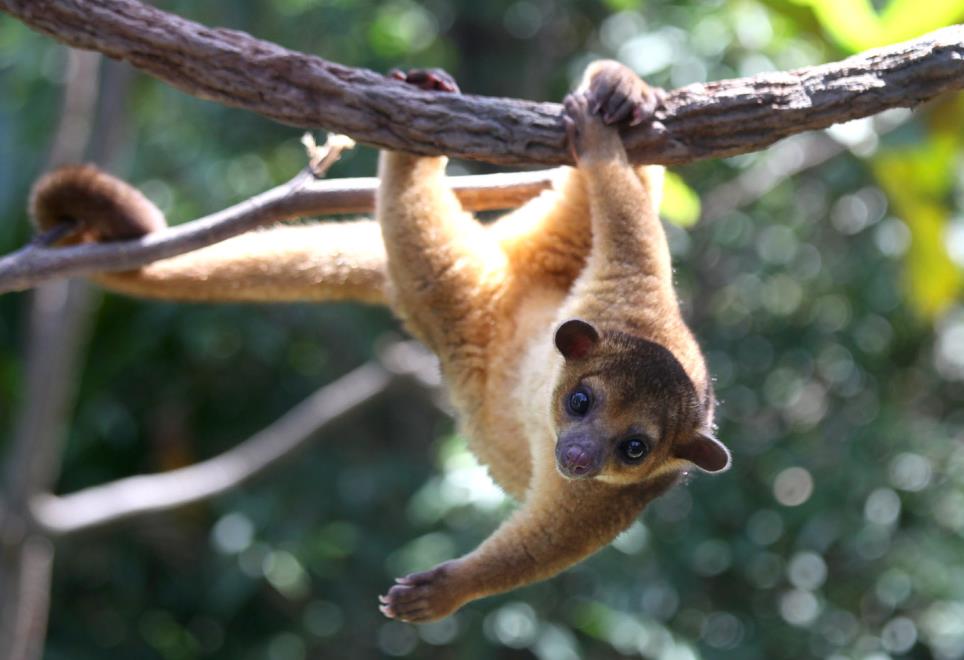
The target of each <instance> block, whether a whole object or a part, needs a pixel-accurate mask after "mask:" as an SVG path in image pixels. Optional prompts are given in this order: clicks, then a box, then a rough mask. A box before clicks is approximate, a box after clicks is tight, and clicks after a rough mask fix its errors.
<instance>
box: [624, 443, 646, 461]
mask: <svg viewBox="0 0 964 660" xmlns="http://www.w3.org/2000/svg"><path fill="white" fill-rule="evenodd" d="M619 453H620V454H622V457H623V459H625V460H627V461H630V462H633V463H636V462H639V461H641V460H643V459H644V458H646V455H647V454H648V453H649V443H648V442H647V441H646V440H644V439H643V438H639V437H632V438H627V439H626V440H623V441H622V442H621V443H620V445H619Z"/></svg>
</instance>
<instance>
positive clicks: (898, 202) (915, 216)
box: [874, 136, 964, 319]
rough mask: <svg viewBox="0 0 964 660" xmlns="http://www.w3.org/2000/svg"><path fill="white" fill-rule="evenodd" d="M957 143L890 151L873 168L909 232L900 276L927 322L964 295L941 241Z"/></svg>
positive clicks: (937, 141)
mask: <svg viewBox="0 0 964 660" xmlns="http://www.w3.org/2000/svg"><path fill="white" fill-rule="evenodd" d="M956 143H957V140H955V139H953V138H951V137H948V136H942V137H935V138H933V139H931V140H929V141H928V142H926V143H925V144H923V145H921V146H917V147H912V148H909V149H901V150H899V151H891V152H889V153H887V154H886V155H883V156H880V157H878V158H877V159H875V162H874V173H875V174H876V175H877V179H878V181H879V182H880V184H881V186H882V187H883V188H884V190H885V191H886V193H887V195H888V197H889V198H890V200H891V202H892V204H893V206H894V209H895V210H896V211H897V213H898V214H899V215H900V216H901V217H902V218H903V220H904V221H905V222H906V223H907V226H908V227H909V228H910V232H911V245H910V249H909V250H908V252H907V256H906V261H905V271H904V284H905V287H906V289H907V295H908V298H909V302H910V303H911V306H912V307H913V308H915V309H916V310H917V311H918V312H919V313H920V314H922V315H923V316H925V317H927V318H929V319H933V318H936V317H938V316H940V315H941V314H943V312H945V311H946V310H947V308H948V307H949V306H950V305H951V304H953V303H954V301H956V300H957V299H958V298H959V296H960V295H961V292H962V290H964V275H962V273H961V270H960V269H959V268H958V267H957V265H956V264H955V263H954V262H953V260H952V259H951V257H950V255H949V254H948V252H947V247H946V244H945V241H944V236H945V230H946V228H947V224H948V222H949V220H950V210H949V209H948V207H947V198H948V195H949V193H950V190H951V186H952V185H953V180H952V175H953V172H954V171H955V170H954V158H955V155H956V148H955V147H956Z"/></svg>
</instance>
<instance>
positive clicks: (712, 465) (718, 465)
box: [673, 432, 730, 472]
mask: <svg viewBox="0 0 964 660" xmlns="http://www.w3.org/2000/svg"><path fill="white" fill-rule="evenodd" d="M673 454H674V455H675V456H676V458H682V459H684V460H687V461H689V462H690V463H692V464H693V465H695V466H696V467H698V468H699V469H701V470H703V471H704V472H722V471H724V470H726V469H728V468H729V467H730V450H729V449H727V448H726V447H724V446H723V443H722V442H720V441H719V440H717V439H716V438H714V437H713V436H712V435H710V434H709V433H704V432H700V433H697V435H696V437H694V438H692V439H690V440H688V441H686V442H682V443H680V444H678V445H676V446H675V447H673Z"/></svg>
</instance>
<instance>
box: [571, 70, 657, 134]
mask: <svg viewBox="0 0 964 660" xmlns="http://www.w3.org/2000/svg"><path fill="white" fill-rule="evenodd" d="M586 78H587V79H588V85H586V83H584V86H586V87H587V88H586V89H584V90H582V91H585V93H586V94H587V96H588V97H589V103H590V109H591V110H592V112H593V113H595V114H598V115H599V116H600V117H602V119H603V121H605V122H606V123H607V124H617V123H621V122H627V121H628V123H629V125H630V126H636V125H638V124H641V123H643V122H644V121H651V120H652V118H653V113H654V112H655V110H656V106H658V105H659V104H660V102H661V101H662V99H663V96H664V95H665V92H664V91H663V90H662V89H660V88H658V87H650V86H649V85H647V84H646V83H645V82H643V81H642V80H641V79H640V78H639V76H637V75H636V74H635V73H634V72H633V71H632V70H630V69H629V68H628V67H626V66H624V65H622V64H620V63H619V62H615V61H613V60H602V61H599V62H594V63H593V64H592V65H591V66H590V67H589V70H588V71H587V73H586Z"/></svg>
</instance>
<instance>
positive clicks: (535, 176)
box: [0, 170, 556, 293]
mask: <svg viewBox="0 0 964 660" xmlns="http://www.w3.org/2000/svg"><path fill="white" fill-rule="evenodd" d="M555 172H556V170H540V171H536V172H520V173H515V174H485V175H474V176H460V177H452V178H450V179H449V183H450V185H451V186H452V188H453V190H455V192H456V195H457V196H458V197H459V199H461V200H462V203H463V205H464V206H465V208H466V209H468V210H473V211H483V210H490V209H502V208H512V207H515V206H519V205H520V204H522V203H523V202H524V201H526V200H527V199H529V198H531V197H534V196H535V195H537V194H538V193H539V192H540V191H542V190H545V189H546V188H548V187H549V185H550V184H551V181H552V177H553V175H554V173H555ZM377 188H378V179H376V178H356V179H332V180H320V181H318V180H314V179H313V177H312V176H311V175H310V174H309V173H307V172H301V173H299V174H298V175H297V176H295V178H293V179H292V180H290V181H288V182H287V183H285V184H283V185H281V186H278V187H276V188H272V189H271V190H268V191H267V192H264V193H262V194H260V195H257V196H255V197H252V198H251V199H248V200H245V201H244V202H241V203H240V204H236V205H234V206H231V207H229V208H226V209H224V210H222V211H219V212H217V213H212V214H211V215H207V216H204V217H203V218H199V219H197V220H194V221H193V222H189V223H185V224H182V225H178V226H176V227H171V228H169V229H165V230H163V231H158V232H153V233H151V234H148V235H146V236H144V237H142V238H139V239H135V240H130V241H116V242H112V243H97V244H90V245H78V246H74V247H64V248H57V247H53V248H52V247H46V246H45V245H43V244H42V243H38V242H34V243H31V244H29V245H27V246H25V247H23V248H21V249H19V250H17V251H16V252H11V253H10V254H7V255H5V256H3V257H0V293H2V292H5V291H18V290H22V289H27V288H30V287H32V286H36V285H37V284H39V283H41V282H44V281H46V280H49V279H51V278H53V277H58V276H59V277H66V276H73V275H85V274H88V273H94V272H100V271H105V270H131V269H133V268H139V267H141V266H143V265H145V264H149V263H151V262H154V261H157V260H159V259H166V258H169V257H173V256H176V255H178V254H183V253H184V252H190V251H192V250H197V249H200V248H202V247H206V246H208V245H212V244H213V243H217V242H219V241H223V240H225V239H227V238H231V237H232V236H237V235H238V234H242V233H244V232H246V231H248V230H250V229H253V228H255V227H259V226H262V225H266V224H271V223H273V222H279V221H281V220H290V219H293V218H301V217H304V216H310V215H317V214H326V215H334V214H341V213H360V212H364V211H370V210H371V209H372V207H373V206H374V203H375V190H376V189H377Z"/></svg>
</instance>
